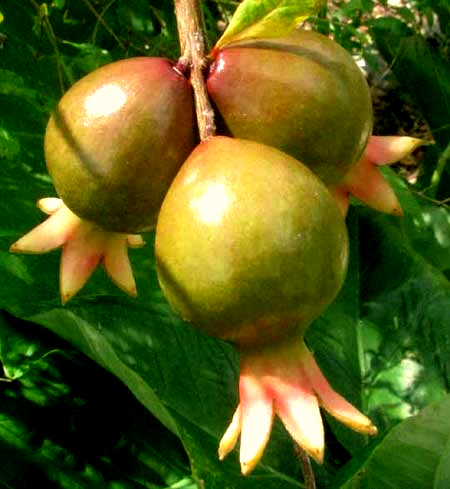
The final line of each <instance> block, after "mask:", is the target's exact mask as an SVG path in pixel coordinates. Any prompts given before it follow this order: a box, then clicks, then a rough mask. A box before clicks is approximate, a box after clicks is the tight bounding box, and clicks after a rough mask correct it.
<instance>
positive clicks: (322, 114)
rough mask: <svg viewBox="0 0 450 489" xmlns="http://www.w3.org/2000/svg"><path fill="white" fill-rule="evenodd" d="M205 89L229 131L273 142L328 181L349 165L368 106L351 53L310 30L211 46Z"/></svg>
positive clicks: (366, 129) (361, 141)
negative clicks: (214, 48)
mask: <svg viewBox="0 0 450 489" xmlns="http://www.w3.org/2000/svg"><path fill="white" fill-rule="evenodd" d="M212 57H213V59H214V62H213V63H212V65H211V68H210V73H209V76H208V80H207V87H208V92H209V95H210V97H211V99H212V101H213V102H214V104H215V105H216V107H217V109H218V110H219V112H220V115H221V117H222V118H223V120H224V123H225V125H226V127H227V129H228V130H229V131H230V132H231V134H232V135H233V136H235V137H239V138H247V139H251V140H254V141H259V142H261V143H264V144H268V145H270V146H274V147H276V148H278V149H281V150H282V151H285V152H286V153H288V154H290V155H292V156H294V157H295V158H297V159H298V160H300V161H302V162H303V163H304V164H306V165H308V166H309V167H310V168H312V169H313V171H314V172H315V173H316V174H318V175H319V176H320V178H321V179H322V180H323V181H324V182H326V183H327V184H335V183H337V182H339V181H340V180H341V179H342V177H343V176H344V175H345V174H346V173H347V172H348V170H349V169H350V168H351V167H352V165H354V164H355V163H356V161H357V160H358V159H359V157H360V156H361V155H362V152H363V150H364V148H365V146H366V144H367V141H368V138H369V136H370V134H371V131H372V104H371V99H370V93H369V89H368V86H367V83H366V80H365V79H364V76H363V74H362V73H361V71H360V69H359V68H358V66H357V65H356V63H355V62H354V60H353V58H352V57H351V56H350V54H349V53H348V52H347V51H346V50H345V49H344V48H342V47H341V46H340V45H339V44H337V43H335V42H334V41H332V40H331V39H329V38H327V37H326V36H323V35H321V34H319V33H317V32H312V31H294V32H293V33H291V34H289V35H287V36H286V37H282V38H273V39H250V40H244V41H240V42H236V43H234V44H233V43H232V44H230V45H229V46H227V47H225V48H224V49H221V50H213V52H212Z"/></svg>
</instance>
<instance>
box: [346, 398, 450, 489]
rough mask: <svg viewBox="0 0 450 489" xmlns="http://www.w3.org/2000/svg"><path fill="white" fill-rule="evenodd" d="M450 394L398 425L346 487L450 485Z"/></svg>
mask: <svg viewBox="0 0 450 489" xmlns="http://www.w3.org/2000/svg"><path fill="white" fill-rule="evenodd" d="M449 411H450V396H447V397H445V398H444V399H442V400H441V401H439V402H436V403H433V404H431V405H430V406H427V407H426V408H425V409H423V410H422V411H421V412H420V413H419V414H417V415H416V416H413V417H411V418H409V419H407V420H405V421H403V422H402V423H400V424H399V425H398V426H396V427H394V428H393V429H392V430H391V431H390V432H389V433H388V434H387V435H386V437H385V438H384V440H383V441H382V443H380V444H379V445H378V446H377V447H376V448H375V449H374V450H373V452H372V454H371V455H370V457H369V458H368V460H367V461H366V463H365V464H364V465H363V466H362V467H361V468H360V469H359V471H358V472H357V473H356V474H355V475H354V476H353V477H352V478H351V479H350V480H349V481H348V482H347V483H346V484H344V485H342V486H341V487H342V489H344V488H345V489H350V488H355V489H356V488H364V489H379V488H380V487H386V488H392V489H397V488H403V487H405V488H406V487H407V488H408V489H437V488H439V489H444V488H447V487H449V483H450V477H449V476H450V474H449V467H450V465H449V461H450V417H449V415H448V413H449Z"/></svg>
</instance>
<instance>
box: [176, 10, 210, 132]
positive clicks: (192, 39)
mask: <svg viewBox="0 0 450 489" xmlns="http://www.w3.org/2000/svg"><path fill="white" fill-rule="evenodd" d="M175 14H176V17H177V24H178V37H179V39H180V48H181V58H180V60H179V63H180V65H181V66H190V69H191V84H192V88H193V90H194V97H195V110H196V113H197V123H198V129H199V134H200V139H201V140H202V141H204V140H205V139H208V138H210V137H212V136H214V134H215V132H216V126H215V122H214V110H213V108H212V106H211V103H210V101H209V98H208V93H207V91H206V85H205V78H204V69H205V65H206V62H205V56H206V55H205V53H206V49H207V39H206V30H205V23H204V18H203V13H202V10H201V4H200V0H175Z"/></svg>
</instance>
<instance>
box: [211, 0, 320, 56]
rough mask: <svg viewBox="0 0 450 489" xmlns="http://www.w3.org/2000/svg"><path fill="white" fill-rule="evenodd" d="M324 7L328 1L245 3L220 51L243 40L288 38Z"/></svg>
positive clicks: (252, 0)
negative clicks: (289, 34) (294, 30)
mask: <svg viewBox="0 0 450 489" xmlns="http://www.w3.org/2000/svg"><path fill="white" fill-rule="evenodd" d="M324 5H325V1H324V0H244V1H243V2H242V3H241V4H240V5H239V6H238V8H237V9H236V12H235V13H234V15H233V17H232V19H231V22H230V24H229V26H228V28H227V29H226V30H225V32H224V33H223V35H222V37H221V38H220V39H219V40H218V41H217V44H216V48H218V49H220V48H223V47H224V46H226V45H227V44H230V43H231V42H234V41H241V40H243V39H253V38H263V37H265V38H267V37H277V36H282V35H286V34H288V33H289V32H290V31H291V30H293V29H295V27H296V26H298V25H299V24H300V22H302V21H303V20H305V19H306V18H307V17H309V16H310V15H312V14H314V13H316V12H318V11H319V10H320V9H321V8H322V7H323V6H324Z"/></svg>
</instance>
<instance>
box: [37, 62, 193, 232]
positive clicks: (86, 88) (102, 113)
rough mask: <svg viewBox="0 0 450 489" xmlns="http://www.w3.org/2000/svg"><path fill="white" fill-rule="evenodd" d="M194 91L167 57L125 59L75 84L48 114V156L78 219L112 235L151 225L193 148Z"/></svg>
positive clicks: (61, 193)
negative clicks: (52, 111) (95, 225)
mask: <svg viewBox="0 0 450 489" xmlns="http://www.w3.org/2000/svg"><path fill="white" fill-rule="evenodd" d="M194 117H195V115H194V103H193V95H192V89H191V86H190V84H189V82H188V80H187V79H186V78H185V77H184V76H182V75H181V74H180V73H178V72H177V71H176V70H175V69H174V67H173V66H172V64H171V63H170V61H168V60H166V59H164V58H145V57H139V58H130V59H127V60H121V61H117V62H114V63H111V64H108V65H106V66H103V67H101V68H99V69H97V70H95V71H93V72H92V73H90V74H88V75H87V76H85V77H84V78H82V79H81V80H79V81H78V82H76V83H75V84H74V85H73V86H72V87H71V88H70V89H69V90H68V91H67V92H66V94H65V95H64V96H63V97H62V99H61V100H60V102H59V103H58V105H57V107H56V110H55V111H54V113H53V114H52V115H51V117H50V120H49V123H48V126H47V130H46V134H45V158H46V162H47V166H48V170H49V173H50V175H51V177H52V179H53V182H54V185H55V187H56V190H57V193H58V195H59V196H60V197H61V198H62V200H63V201H64V203H65V204H66V205H67V206H68V207H69V209H71V210H72V212H74V213H75V214H76V215H77V216H79V217H81V218H82V219H85V220H88V221H93V222H95V223H97V224H99V225H100V226H101V227H102V228H104V229H107V230H110V231H115V232H138V231H141V230H144V229H147V228H151V227H154V225H155V223H156V215H157V212H158V210H159V207H160V204H161V202H162V200H163V198H164V195H165V193H166V191H167V189H168V187H169V185H170V183H171V181H172V179H173V178H174V176H175V174H176V172H177V171H178V168H179V167H180V166H181V164H182V163H183V161H184V160H185V159H186V157H187V156H188V154H189V153H190V152H191V150H192V149H193V147H194V145H195V143H196V137H197V136H196V125H195V119H194Z"/></svg>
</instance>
